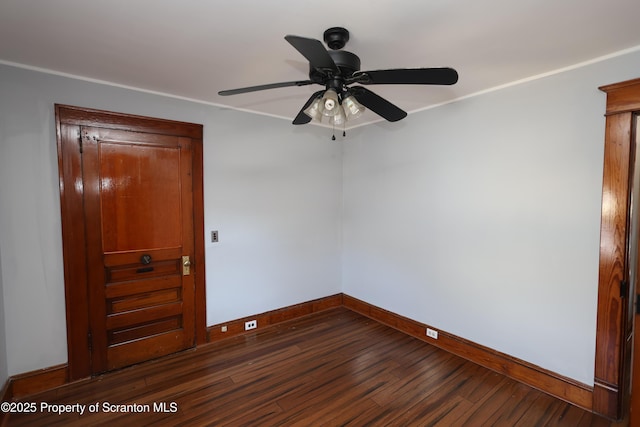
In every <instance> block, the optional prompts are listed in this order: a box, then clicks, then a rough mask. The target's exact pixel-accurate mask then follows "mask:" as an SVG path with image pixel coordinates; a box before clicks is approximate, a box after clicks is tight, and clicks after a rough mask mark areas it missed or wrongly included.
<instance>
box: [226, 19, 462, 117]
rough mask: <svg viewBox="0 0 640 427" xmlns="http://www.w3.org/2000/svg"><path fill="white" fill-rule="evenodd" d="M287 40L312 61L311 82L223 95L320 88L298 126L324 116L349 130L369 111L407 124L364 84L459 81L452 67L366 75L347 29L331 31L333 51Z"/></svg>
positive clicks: (327, 36) (328, 37)
mask: <svg viewBox="0 0 640 427" xmlns="http://www.w3.org/2000/svg"><path fill="white" fill-rule="evenodd" d="M285 40H286V41H288V42H289V43H290V44H291V45H292V46H293V47H294V48H295V49H296V50H297V51H298V52H300V53H301V54H302V55H303V56H304V57H305V58H306V59H307V60H308V61H309V79H308V80H299V81H290V82H281V83H271V84H264V85H258V86H249V87H244V88H238V89H230V90H223V91H220V92H218V95H222V96H228V95H237V94H241V93H247V92H255V91H260V90H266V89H276V88H282V87H290V86H306V85H311V84H319V85H321V86H324V89H323V90H320V91H318V92H315V93H314V94H313V95H311V97H310V98H309V100H308V101H307V102H306V103H305V104H304V106H303V107H302V109H301V110H300V112H299V113H298V115H297V116H296V117H295V119H294V120H293V124H294V125H302V124H306V123H309V122H310V121H311V120H317V121H321V120H322V119H323V117H327V118H328V120H329V123H330V124H333V125H343V124H344V123H345V122H346V121H347V120H351V119H355V118H357V117H359V116H360V115H361V114H362V112H363V111H364V109H365V107H366V108H369V109H370V110H371V111H373V112H374V113H376V114H378V115H379V116H381V117H383V118H384V119H386V120H388V121H390V122H395V121H398V120H402V119H404V118H405V117H406V116H407V113H406V112H405V111H403V110H402V109H401V108H399V107H397V106H396V105H394V104H392V103H391V102H389V101H387V100H386V99H384V98H382V97H380V96H379V95H376V94H375V93H374V92H372V91H370V90H369V89H367V88H365V87H363V86H359V85H381V84H404V85H407V84H408V85H452V84H455V83H456V82H457V81H458V73H457V72H456V70H454V69H453V68H448V67H442V68H395V69H387V70H374V71H360V58H358V56H356V55H355V54H353V53H351V52H347V51H346V50H341V49H342V48H343V47H344V46H345V45H346V43H347V41H349V31H347V30H346V29H345V28H342V27H333V28H329V29H328V30H326V31H325V32H324V41H325V43H327V46H329V48H330V49H331V50H326V49H325V48H324V46H323V45H322V43H321V42H320V41H319V40H316V39H310V38H305V37H299V36H292V35H287V36H285ZM352 85H356V86H352Z"/></svg>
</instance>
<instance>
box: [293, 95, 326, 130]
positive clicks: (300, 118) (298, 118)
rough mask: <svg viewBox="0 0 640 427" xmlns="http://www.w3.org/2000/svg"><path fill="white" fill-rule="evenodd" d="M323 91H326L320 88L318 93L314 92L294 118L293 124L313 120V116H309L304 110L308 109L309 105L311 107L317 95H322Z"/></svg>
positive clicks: (303, 123) (302, 123)
mask: <svg viewBox="0 0 640 427" xmlns="http://www.w3.org/2000/svg"><path fill="white" fill-rule="evenodd" d="M323 92H324V90H319V91H317V92H316V93H314V94H313V95H311V97H310V98H309V100H308V101H307V102H306V103H305V104H304V105H303V106H302V108H301V109H300V112H299V113H298V115H297V116H296V118H295V119H293V124H294V125H306V124H307V123H309V122H310V121H311V117H309V116H307V115H306V114H305V113H304V110H306V109H307V107H309V106H310V105H311V104H312V103H313V101H315V100H316V98H317V97H319V96H320V95H322V93H323Z"/></svg>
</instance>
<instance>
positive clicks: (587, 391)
mask: <svg viewBox="0 0 640 427" xmlns="http://www.w3.org/2000/svg"><path fill="white" fill-rule="evenodd" d="M342 301H343V305H344V306H345V307H346V308H348V309H350V310H353V311H355V312H357V313H360V314H362V315H364V316H367V317H369V318H371V319H373V320H375V321H377V322H380V323H384V324H385V325H387V326H390V327H392V328H394V329H397V330H399V331H401V332H404V333H406V334H408V335H411V336H413V337H415V338H418V339H420V340H422V341H426V342H428V343H429V344H431V345H434V346H436V347H439V348H441V349H443V350H445V351H448V352H449V353H453V354H455V355H457V356H460V357H462V358H464V359H467V360H469V361H471V362H473V363H477V364H478V365H481V366H484V367H486V368H488V369H491V370H493V371H495V372H499V373H501V374H503V375H506V376H508V377H510V378H513V379H514V380H517V381H519V382H522V383H524V384H527V385H529V386H531V387H533V388H535V389H538V390H540V391H542V392H545V393H547V394H550V395H552V396H554V397H557V398H558V399H561V400H564V401H565V402H569V403H571V404H573V405H576V406H579V407H581V408H583V409H586V410H589V411H590V410H591V406H592V401H591V398H592V391H593V389H592V388H591V387H590V386H588V385H586V384H583V383H580V382H578V381H575V380H573V379H571V378H567V377H564V376H562V375H559V374H556V373H554V372H551V371H548V370H546V369H543V368H541V367H539V366H536V365H533V364H531V363H528V362H525V361H523V360H520V359H517V358H515V357H513V356H509V355H508V354H504V353H501V352H499V351H496V350H493V349H491V348H488V347H485V346H482V345H480V344H476V343H474V342H472V341H469V340H466V339H464V338H460V337H457V336H455V335H453V334H450V333H448V332H445V331H442V330H438V339H437V340H434V339H431V338H429V337H427V336H426V334H425V331H426V328H427V327H430V326H429V325H426V324H424V323H421V322H417V321H415V320H412V319H409V318H406V317H404V316H401V315H398V314H395V313H392V312H390V311H387V310H385V309H382V308H380V307H376V306H374V305H371V304H369V303H366V302H364V301H361V300H359V299H356V298H353V297H351V296H349V295H343V297H342ZM433 329H436V328H433Z"/></svg>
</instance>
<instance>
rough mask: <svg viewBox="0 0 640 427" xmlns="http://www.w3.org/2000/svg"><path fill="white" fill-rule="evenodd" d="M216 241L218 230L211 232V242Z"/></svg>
mask: <svg viewBox="0 0 640 427" xmlns="http://www.w3.org/2000/svg"><path fill="white" fill-rule="evenodd" d="M217 241H218V230H215V231H212V232H211V242H212V243H216V242H217Z"/></svg>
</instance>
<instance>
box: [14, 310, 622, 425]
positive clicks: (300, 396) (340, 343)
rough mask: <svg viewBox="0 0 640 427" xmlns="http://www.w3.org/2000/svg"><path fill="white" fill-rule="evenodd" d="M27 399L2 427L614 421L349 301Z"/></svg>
mask: <svg viewBox="0 0 640 427" xmlns="http://www.w3.org/2000/svg"><path fill="white" fill-rule="evenodd" d="M24 402H33V403H36V405H37V412H36V413H34V414H11V416H10V417H9V420H8V421H9V422H8V425H9V426H26V425H28V426H32V425H36V426H45V425H46V426H55V425H60V426H62V425H64V426H86V425H92V426H94V425H118V426H123V425H135V426H141V425H154V426H191V425H194V426H203V425H213V426H227V425H229V426H281V425H282V426H343V425H354V426H435V425H437V426H483V425H496V426H509V427H514V426H609V425H610V423H609V422H608V421H606V420H604V419H602V418H599V417H597V416H595V415H593V414H591V413H589V412H587V411H584V410H582V409H579V408H577V407H574V406H572V405H569V404H567V403H565V402H562V401H560V400H558V399H555V398H553V397H550V396H548V395H546V394H544V393H541V392H539V391H537V390H534V389H532V388H530V387H528V386H525V385H523V384H520V383H518V382H516V381H514V380H511V379H509V378H507V377H505V376H503V375H500V374H497V373H494V372H492V371H489V370H487V369H485V368H482V367H480V366H478V365H475V364H473V363H471V362H467V361H465V360H464V359H461V358H459V357H457V356H454V355H451V354H449V353H447V352H445V351H442V350H440V349H438V348H436V347H433V346H431V345H429V344H427V343H425V342H423V341H420V340H417V339H415V338H412V337H409V336H407V335H405V334H403V333H401V332H398V331H396V330H394V329H391V328H389V327H387V326H384V325H381V324H379V323H377V322H375V321H372V320H370V319H368V318H366V317H363V316H361V315H359V314H356V313H354V312H351V311H350V310H348V309H345V308H336V309H331V310H328V311H324V312H321V313H316V314H314V315H310V316H307V317H305V318H302V319H298V320H295V321H292V322H288V323H284V324H281V325H278V326H273V327H270V328H265V329H264V330H258V331H256V332H255V333H252V334H249V335H245V336H240V337H236V338H230V339H228V340H224V341H221V342H217V343H214V344H208V345H205V346H202V347H200V348H198V349H197V350H190V351H187V352H183V353H180V354H178V355H173V356H169V357H165V358H163V359H160V360H156V361H152V362H147V363H144V364H140V365H137V366H134V367H130V368H126V369H123V370H120V371H118V372H112V373H109V374H106V375H103V376H100V377H97V378H93V379H91V380H85V381H82V382H78V383H74V384H70V385H67V386H64V387H61V388H58V389H55V390H51V391H48V392H45V393H41V394H38V395H35V396H31V397H29V398H27V399H24ZM43 402H44V403H46V404H50V405H55V404H58V405H62V404H69V405H73V404H80V405H86V406H85V409H84V411H85V412H84V414H83V415H79V414H78V413H77V408H78V407H76V408H68V409H74V410H76V413H71V414H62V415H58V414H57V413H46V412H43V411H42V409H43V407H42V406H41V405H43ZM154 404H155V405H156V407H154ZM90 405H94V406H93V407H90ZM116 405H129V406H126V407H118V406H116ZM132 405H138V406H132ZM161 405H165V406H164V407H163V408H164V409H166V411H167V412H161V411H160V409H162V408H161V407H160V406H161ZM51 408H52V409H53V407H51ZM90 408H93V409H94V410H95V412H91V413H90V412H89V410H90ZM96 409H97V410H96ZM136 410H137V411H145V412H134V411H136ZM123 411H124V412H123Z"/></svg>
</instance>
